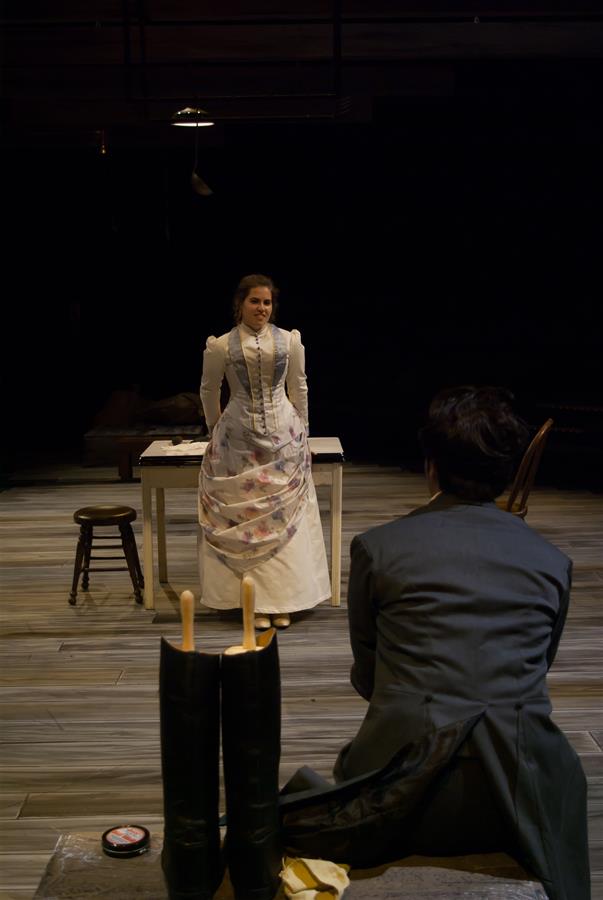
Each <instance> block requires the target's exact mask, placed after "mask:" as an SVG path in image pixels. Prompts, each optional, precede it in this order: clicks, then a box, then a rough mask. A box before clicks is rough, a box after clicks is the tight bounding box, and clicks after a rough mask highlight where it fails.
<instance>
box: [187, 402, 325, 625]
mask: <svg viewBox="0 0 603 900" xmlns="http://www.w3.org/2000/svg"><path fill="white" fill-rule="evenodd" d="M291 411H292V413H293V414H292V415H290V416H289V417H288V419H289V421H288V423H287V427H286V429H281V430H280V431H279V432H278V433H273V434H267V435H259V434H257V433H256V432H253V431H251V430H249V429H245V428H242V427H241V426H240V425H239V421H240V419H238V416H232V415H230V414H229V409H228V407H227V409H226V411H225V412H224V414H223V416H222V417H221V419H220V420H219V421H218V423H217V424H216V426H215V428H214V432H213V435H212V439H211V441H210V444H209V445H208V447H207V450H206V453H205V457H204V460H203V465H202V467H201V475H200V480H199V523H200V541H199V569H200V576H201V588H202V593H201V599H202V602H203V603H204V604H205V605H206V606H210V607H212V608H214V609H231V608H233V607H238V606H239V603H240V584H241V578H242V577H243V575H245V574H250V575H251V576H252V577H253V579H254V582H255V585H256V610H257V611H258V612H262V613H281V612H294V611H296V610H300V609H309V608H310V607H312V606H316V604H318V603H320V602H321V601H322V600H326V599H327V598H328V597H330V595H331V588H330V581H329V573H328V568H327V560H326V554H325V546H324V539H323V534H322V527H321V523H320V513H319V509H318V501H317V498H316V491H315V489H314V483H313V481H312V474H311V456H310V451H309V448H308V440H307V437H306V433H305V429H304V426H303V423H302V422H301V420H300V418H299V416H298V415H297V413H296V412H295V410H294V409H293V407H291Z"/></svg>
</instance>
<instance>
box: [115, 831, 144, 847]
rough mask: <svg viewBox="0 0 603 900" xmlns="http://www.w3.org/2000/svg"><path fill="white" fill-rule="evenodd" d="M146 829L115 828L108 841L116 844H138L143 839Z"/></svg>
mask: <svg viewBox="0 0 603 900" xmlns="http://www.w3.org/2000/svg"><path fill="white" fill-rule="evenodd" d="M143 838H144V831H143V830H142V829H141V828H114V829H113V831H110V832H109V834H108V835H107V841H109V843H111V844H115V845H122V846H123V845H127V844H136V843H137V842H138V841H141V840H143Z"/></svg>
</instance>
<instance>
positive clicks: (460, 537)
mask: <svg viewBox="0 0 603 900" xmlns="http://www.w3.org/2000/svg"><path fill="white" fill-rule="evenodd" d="M570 581H571V562H570V560H569V559H568V558H567V557H566V556H564V554H563V553H561V552H560V551H559V550H558V549H557V548H555V547H553V546H552V545H551V544H549V543H548V542H547V541H545V540H544V539H543V538H542V537H540V536H539V535H538V534H536V533H535V532H534V531H532V529H531V528H529V526H528V525H526V524H525V522H523V521H522V520H521V519H518V518H517V517H515V516H512V515H510V514H509V513H506V512H503V511H502V510H499V509H498V508H497V507H496V505H495V504H493V503H484V504H481V503H468V502H466V501H462V500H459V499H457V498H454V497H452V496H449V495H448V496H447V495H441V496H439V497H438V498H437V499H435V500H433V501H432V502H430V503H429V504H428V505H427V506H425V507H422V508H420V509H417V510H415V511H414V512H413V513H411V514H410V515H408V516H406V517H404V518H402V519H398V520H397V521H394V522H391V523H388V524H386V525H382V526H379V527H377V528H373V529H371V530H370V531H368V532H366V533H365V534H363V535H360V536H358V537H356V538H355V539H354V541H353V543H352V565H351V571H350V585H349V594H348V614H349V625H350V636H351V643H352V650H353V654H354V664H353V667H352V673H351V679H352V683H353V685H354V687H355V688H356V689H357V690H358V692H359V693H360V694H361V695H362V696H363V697H365V698H366V699H367V700H368V701H369V708H368V711H367V714H366V717H365V719H364V722H363V723H362V725H361V727H360V730H359V731H358V733H357V735H356V737H355V738H354V740H353V741H352V742H351V744H350V745H348V746H347V747H346V748H344V751H342V753H341V754H340V758H339V760H338V763H337V766H336V775H337V776H338V777H339V778H340V779H341V778H345V779H349V778H354V777H356V776H359V775H361V774H363V773H366V772H368V771H370V770H374V769H379V768H381V767H382V766H384V765H385V764H386V763H387V762H388V760H390V758H391V757H392V755H393V754H394V753H395V752H396V751H398V750H399V749H400V748H401V747H402V746H404V745H405V744H407V743H409V742H415V743H416V742H417V741H420V740H421V739H422V738H423V737H424V736H425V734H426V733H428V732H429V731H430V730H431V729H433V728H436V729H437V728H442V727H443V726H447V725H449V724H451V723H455V722H456V723H458V722H463V721H469V720H470V719H472V718H474V717H479V720H478V722H477V725H475V727H474V729H473V732H472V735H471V738H470V741H471V745H472V752H474V753H475V754H476V755H477V756H478V757H479V759H480V761H481V764H482V767H483V768H484V770H485V772H486V775H487V777H488V780H489V782H490V784H491V787H492V789H493V791H494V793H495V796H496V799H497V803H498V805H499V808H500V811H501V814H502V815H503V816H504V818H505V820H506V822H507V824H508V826H509V828H510V829H511V830H512V832H513V833H514V834H515V835H516V839H517V841H518V844H519V846H520V848H521V851H522V852H523V857H524V859H523V862H524V863H525V864H526V865H527V866H529V868H530V869H531V870H532V871H533V872H534V873H535V874H536V875H537V876H538V877H539V878H540V879H541V880H542V882H543V884H544V886H545V888H546V890H547V892H548V894H549V897H551V898H554V900H587V898H588V897H590V880H589V869H588V848H587V835H586V788H585V778H584V774H583V771H582V768H581V765H580V762H579V759H578V757H577V755H576V754H575V752H574V750H573V749H572V747H571V746H570V744H569V743H568V741H567V739H566V738H565V736H564V735H563V734H562V732H561V731H560V730H559V729H558V728H557V727H556V726H555V725H554V724H553V722H552V721H551V719H550V716H549V714H550V711H551V706H550V701H549V697H548V691H547V685H546V673H547V670H548V668H549V667H550V665H551V663H552V662H553V660H554V658H555V653H556V650H557V646H558V644H559V639H560V637H561V632H562V629H563V624H564V621H565V617H566V614H567V609H568V603H569V590H570ZM453 824H454V823H451V827H453Z"/></svg>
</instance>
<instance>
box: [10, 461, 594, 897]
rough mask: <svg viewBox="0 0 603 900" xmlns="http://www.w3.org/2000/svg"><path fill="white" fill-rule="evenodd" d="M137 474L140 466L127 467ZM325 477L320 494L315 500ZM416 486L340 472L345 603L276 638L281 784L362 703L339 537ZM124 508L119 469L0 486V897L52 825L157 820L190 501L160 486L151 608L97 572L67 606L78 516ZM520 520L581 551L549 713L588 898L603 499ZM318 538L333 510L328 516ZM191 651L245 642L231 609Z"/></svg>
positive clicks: (327, 745)
mask: <svg viewBox="0 0 603 900" xmlns="http://www.w3.org/2000/svg"><path fill="white" fill-rule="evenodd" d="M136 474H137V473H136V470H135V475H136ZM327 490H328V489H327V488H319V489H318V493H319V497H320V501H321V508H322V509H323V511H325V510H326V507H327ZM426 499H427V494H426V488H425V484H424V482H423V479H422V478H421V477H420V476H418V475H415V474H410V473H405V472H401V471H400V470H398V469H395V468H384V467H378V466H356V465H352V464H349V463H348V464H346V465H345V466H344V476H343V547H342V606H341V608H339V609H338V608H332V607H331V606H330V605H329V603H328V601H327V602H325V603H323V604H322V605H321V606H320V607H318V608H316V609H315V610H314V611H310V612H308V613H304V614H298V616H297V617H296V618H294V622H293V625H292V627H291V628H290V629H289V630H288V631H286V632H284V633H281V634H279V649H280V655H281V666H282V682H283V758H282V765H281V782H283V783H284V782H285V781H286V780H287V778H288V777H289V776H290V775H291V774H292V773H293V772H294V771H295V769H296V768H298V767H299V766H300V765H303V764H307V765H312V766H313V767H314V768H315V769H317V770H318V771H319V772H321V773H322V774H324V775H327V776H329V775H330V770H331V766H332V764H333V761H334V759H335V756H336V753H337V751H338V750H339V748H340V747H341V745H342V744H343V743H344V742H345V741H346V740H348V739H349V737H350V736H352V735H353V734H354V733H355V731H356V729H357V727H358V724H359V722H360V721H361V719H362V717H363V715H364V711H365V703H364V701H362V700H361V699H360V698H359V697H358V696H357V695H356V694H355V692H354V691H353V690H352V688H351V686H350V684H349V681H348V673H349V667H350V661H351V659H350V649H349V643H348V638H347V620H346V610H345V597H346V588H347V576H348V569H349V544H350V541H351V539H352V537H353V535H354V534H356V533H358V532H359V531H363V530H364V529H366V528H368V527H370V526H372V525H375V524H378V523H380V522H384V521H388V520H390V519H392V518H395V517H396V516H398V515H402V514H404V513H406V512H408V511H410V510H411V509H412V508H414V507H415V506H418V505H419V504H421V503H423V502H425V500H426ZM95 503H117V504H128V505H130V506H133V507H135V508H136V510H137V511H138V513H139V518H138V520H137V521H136V522H135V523H134V530H135V534H136V537H137V541H138V546H139V549H140V550H142V541H141V527H142V523H141V489H140V484H138V483H123V482H120V481H119V479H118V478H117V474H116V472H115V469H114V468H106V469H105V468H79V467H76V466H73V465H69V464H63V465H53V466H47V467H44V468H42V467H36V468H35V469H30V470H22V471H21V472H19V473H17V474H16V475H15V476H14V481H13V485H12V486H9V489H8V490H6V491H4V492H3V493H2V494H0V504H1V510H0V536H1V539H2V540H1V546H2V558H1V560H2V561H1V570H0V581H1V588H2V605H1V610H2V636H1V638H0V650H1V654H2V655H1V664H0V665H1V672H0V675H1V691H0V719H1V724H2V729H1V733H0V766H1V773H0V783H1V785H2V796H1V799H2V804H1V808H0V871H1V875H0V897H2V898H17V897H18V898H31V897H32V896H33V894H34V892H35V890H36V887H37V885H38V882H39V880H40V877H41V875H42V873H43V871H44V868H45V866H46V863H47V862H48V860H49V858H50V856H51V854H52V851H53V848H54V846H55V843H56V841H57V838H58V837H59V836H60V835H61V834H62V833H66V832H82V831H97V832H98V834H99V835H100V834H101V832H102V831H104V830H105V829H106V828H108V827H110V826H111V825H115V824H118V823H120V822H122V821H135V822H138V823H141V824H143V825H146V826H147V827H148V828H149V829H150V830H151V832H153V830H154V829H160V828H161V825H162V817H161V780H160V760H159V728H158V699H157V670H158V658H159V638H160V636H162V635H164V636H166V637H168V638H171V639H174V640H175V639H177V635H178V621H177V619H178V616H177V609H178V594H179V592H180V591H182V590H184V589H185V588H190V589H192V590H193V591H194V592H195V591H196V589H197V573H196V559H195V547H196V535H195V526H196V496H195V491H194V490H188V489H187V490H171V491H169V492H168V494H167V496H166V507H167V508H166V518H167V522H168V547H169V560H170V582H169V584H168V585H165V586H163V588H162V589H160V588H159V587H158V586H157V592H156V609H155V610H154V611H151V610H149V611H147V610H144V609H143V608H141V607H140V606H138V605H137V604H136V603H135V602H134V598H133V596H132V594H131V593H130V591H129V587H130V582H129V577H128V574H127V572H116V573H99V574H98V575H97V576H96V577H95V576H94V575H92V576H91V590H90V591H89V592H88V593H84V594H79V595H78V602H77V606H75V607H70V606H69V605H68V603H67V598H68V594H69V588H70V584H71V577H72V571H73V560H74V554H75V545H76V541H77V526H76V525H75V524H74V522H73V518H72V516H73V512H74V510H76V509H77V508H78V507H80V506H86V505H92V504H95ZM527 522H528V524H530V525H531V526H532V527H533V528H535V529H536V530H537V531H539V532H540V533H542V534H543V535H544V536H545V537H546V538H548V539H550V540H551V541H553V542H554V543H555V544H557V546H559V547H560V548H561V549H562V550H564V551H565V552H566V553H567V554H568V555H569V556H571V557H572V559H573V560H574V590H573V595H572V604H571V608H570V613H569V617H568V621H567V625H566V629H565V632H564V636H563V639H562V642H561V646H560V649H559V653H558V656H557V659H556V662H555V665H554V667H553V669H552V671H551V673H550V676H549V685H550V691H551V696H552V699H553V704H554V718H555V720H556V722H557V723H558V725H559V726H560V727H561V728H563V730H564V731H565V732H566V733H567V734H568V737H569V739H570V741H571V742H572V744H573V745H574V747H575V748H576V750H577V751H578V752H579V753H580V755H581V758H582V761H583V765H584V768H585V770H586V773H587V776H588V779H589V789H590V843H591V848H592V868H593V900H597V898H598V900H603V677H602V676H603V654H602V652H601V648H602V647H603V554H602V548H601V536H602V531H603V496H601V495H600V494H592V493H589V492H587V491H574V490H558V489H555V488H540V489H536V490H535V491H534V492H533V493H532V497H531V500H530V509H529V512H528V518H527ZM323 526H324V530H325V539H326V540H327V549H328V523H327V520H326V516H325V517H324V518H323ZM196 639H197V646H198V647H201V648H206V649H208V650H215V651H218V650H221V649H223V648H224V647H226V646H229V645H230V644H234V643H239V642H240V628H239V627H238V624H237V622H236V619H235V617H234V615H233V614H230V615H224V616H222V617H218V616H217V615H216V614H207V615H199V616H198V617H197V623H196Z"/></svg>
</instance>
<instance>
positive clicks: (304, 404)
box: [287, 329, 308, 428]
mask: <svg viewBox="0 0 603 900" xmlns="http://www.w3.org/2000/svg"><path fill="white" fill-rule="evenodd" d="M287 393H288V395H289V399H290V400H291V403H292V404H293V406H294V407H295V408H296V410H297V411H298V413H299V414H300V416H301V418H302V420H303V423H304V425H305V426H306V428H307V427H308V385H307V382H306V358H305V352H304V345H303V344H302V342H301V334H300V333H299V331H297V330H296V329H293V330H292V332H291V343H290V345H289V368H288V370H287Z"/></svg>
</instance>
